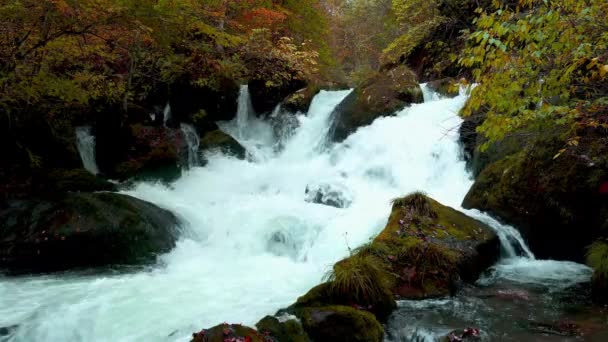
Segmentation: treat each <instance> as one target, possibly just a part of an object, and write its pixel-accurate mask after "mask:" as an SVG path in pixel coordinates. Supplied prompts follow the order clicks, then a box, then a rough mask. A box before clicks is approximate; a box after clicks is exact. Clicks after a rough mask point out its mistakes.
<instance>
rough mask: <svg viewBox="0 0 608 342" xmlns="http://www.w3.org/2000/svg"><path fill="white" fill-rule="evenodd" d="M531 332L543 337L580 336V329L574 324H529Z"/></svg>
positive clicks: (534, 322) (533, 322)
mask: <svg viewBox="0 0 608 342" xmlns="http://www.w3.org/2000/svg"><path fill="white" fill-rule="evenodd" d="M528 325H529V328H528V329H529V330H530V331H532V332H535V333H538V334H543V335H557V336H569V337H574V336H580V335H581V330H580V327H579V326H578V325H577V324H575V323H573V322H566V321H563V322H549V323H547V322H536V321H530V322H528Z"/></svg>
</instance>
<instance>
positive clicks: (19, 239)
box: [0, 193, 178, 272]
mask: <svg viewBox="0 0 608 342" xmlns="http://www.w3.org/2000/svg"><path fill="white" fill-rule="evenodd" d="M0 222H2V224H1V226H0V269H7V270H8V271H14V272H21V271H35V272H37V271H58V270H66V269H72V268H81V267H98V266H107V265H122V264H138V263H141V262H146V261H151V260H154V257H155V256H156V255H157V254H159V253H164V252H168V251H169V250H171V249H172V248H173V247H174V245H175V241H176V239H177V230H176V229H177V226H178V221H177V219H176V217H175V216H174V215H173V214H172V213H171V212H169V211H167V210H164V209H161V208H159V207H157V206H155V205H153V204H151V203H148V202H145V201H142V200H139V199H136V198H133V197H130V196H126V195H121V194H115V193H70V194H65V195H60V196H59V197H58V198H55V199H51V200H29V201H12V202H10V203H9V206H8V207H7V208H5V209H2V210H1V211H0Z"/></svg>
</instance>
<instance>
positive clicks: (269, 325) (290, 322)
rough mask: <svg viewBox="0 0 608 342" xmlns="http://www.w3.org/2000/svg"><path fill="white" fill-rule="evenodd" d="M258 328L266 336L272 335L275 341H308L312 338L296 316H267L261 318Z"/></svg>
mask: <svg viewBox="0 0 608 342" xmlns="http://www.w3.org/2000/svg"><path fill="white" fill-rule="evenodd" d="M255 326H256V328H257V329H258V331H259V332H260V333H262V334H263V335H264V336H270V337H271V338H272V340H273V341H280V342H308V341H310V339H309V338H308V335H306V332H304V328H303V327H302V324H301V323H300V321H299V320H298V318H297V317H295V316H290V315H283V316H279V317H278V318H277V317H274V316H266V317H264V318H263V319H262V320H260V321H259V322H258V323H257V324H256V325H255Z"/></svg>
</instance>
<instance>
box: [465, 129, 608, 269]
mask: <svg viewBox="0 0 608 342" xmlns="http://www.w3.org/2000/svg"><path fill="white" fill-rule="evenodd" d="M559 132H560V130H553V131H546V132H545V133H543V134H539V135H537V136H536V138H535V140H534V141H532V142H530V143H528V144H527V146H525V147H523V148H522V149H520V150H519V152H517V153H515V154H511V155H510V156H507V157H505V158H503V159H501V160H499V161H496V162H493V163H491V164H489V165H488V166H487V167H485V169H484V170H483V171H482V172H481V173H480V174H479V176H478V177H477V179H476V181H475V184H474V185H473V186H472V187H471V189H470V191H469V193H468V194H467V196H466V197H465V199H464V202H463V206H464V207H466V208H477V209H480V210H483V211H489V212H491V213H493V214H495V215H496V216H498V217H500V218H501V219H503V220H504V221H506V222H508V223H511V224H514V225H515V226H516V227H517V228H518V229H520V230H521V231H522V233H523V235H524V238H525V239H526V240H527V241H528V244H529V245H530V248H531V249H532V251H533V252H534V253H535V254H536V255H537V257H540V258H553V259H567V260H575V261H582V260H583V255H584V248H585V247H586V246H587V245H589V244H590V243H591V242H592V241H593V240H594V239H595V238H597V237H600V236H606V233H607V232H608V194H607V193H606V192H605V191H603V190H602V189H604V188H605V187H606V186H605V184H607V183H606V182H608V157H607V156H608V138H606V136H605V134H601V133H600V132H598V131H588V132H581V133H582V134H581V139H580V140H579V142H578V144H577V146H573V147H569V148H566V149H565V150H564V151H563V152H562V153H561V154H559V155H558V153H559V151H560V150H562V149H563V148H564V147H565V142H564V140H563V138H562V136H561V134H559ZM603 187H604V188H603Z"/></svg>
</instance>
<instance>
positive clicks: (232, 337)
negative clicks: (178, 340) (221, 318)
mask: <svg viewBox="0 0 608 342" xmlns="http://www.w3.org/2000/svg"><path fill="white" fill-rule="evenodd" d="M191 341H192V342H225V341H248V342H268V341H269V340H268V339H266V337H265V336H264V335H263V334H261V333H259V332H258V331H257V330H255V329H253V328H250V327H247V326H244V325H240V324H227V323H224V324H220V325H216V326H215V327H213V328H210V329H203V330H201V331H199V332H198V333H194V334H192V340H191ZM270 341H273V340H272V339H270Z"/></svg>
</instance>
